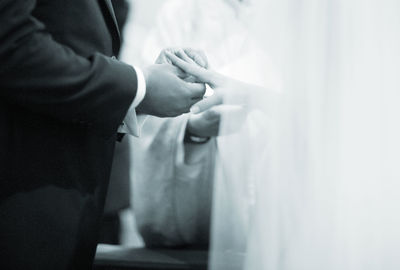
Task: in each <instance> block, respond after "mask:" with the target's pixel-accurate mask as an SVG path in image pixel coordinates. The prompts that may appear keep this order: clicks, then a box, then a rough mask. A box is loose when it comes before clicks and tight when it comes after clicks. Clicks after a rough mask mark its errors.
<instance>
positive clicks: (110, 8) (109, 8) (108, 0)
mask: <svg viewBox="0 0 400 270" xmlns="http://www.w3.org/2000/svg"><path fill="white" fill-rule="evenodd" d="M100 1H103V2H104V4H105V6H106V9H107V13H108V15H109V16H110V17H111V20H112V22H113V26H112V28H113V29H114V31H115V34H116V39H117V41H118V45H119V44H120V42H121V34H120V32H119V28H118V23H117V18H116V17H115V13H114V8H113V5H112V3H111V0H100Z"/></svg>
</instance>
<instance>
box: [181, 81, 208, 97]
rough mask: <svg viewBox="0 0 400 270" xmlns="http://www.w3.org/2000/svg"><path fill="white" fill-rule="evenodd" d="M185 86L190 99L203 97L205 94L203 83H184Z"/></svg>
mask: <svg viewBox="0 0 400 270" xmlns="http://www.w3.org/2000/svg"><path fill="white" fill-rule="evenodd" d="M185 85H186V87H187V88H188V89H189V90H190V91H191V93H192V98H194V97H196V98H197V97H203V96H204V94H205V93H206V85H205V84H204V83H185Z"/></svg>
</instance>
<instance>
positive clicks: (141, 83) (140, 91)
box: [131, 66, 146, 108]
mask: <svg viewBox="0 0 400 270" xmlns="http://www.w3.org/2000/svg"><path fill="white" fill-rule="evenodd" d="M133 68H134V69H135V71H136V77H137V91H136V96H135V98H134V99H133V102H132V105H131V107H133V108H136V107H137V106H138V105H139V104H140V102H142V100H143V99H144V96H145V95H146V79H145V78H144V75H143V72H142V70H141V69H140V68H138V67H135V66H134V67H133Z"/></svg>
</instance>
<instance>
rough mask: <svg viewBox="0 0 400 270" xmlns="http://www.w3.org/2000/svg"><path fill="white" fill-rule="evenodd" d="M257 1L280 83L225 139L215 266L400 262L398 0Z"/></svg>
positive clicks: (308, 267) (351, 269) (341, 269)
mask: <svg viewBox="0 0 400 270" xmlns="http://www.w3.org/2000/svg"><path fill="white" fill-rule="evenodd" d="M248 4H249V6H248V8H249V10H248V11H249V13H248V21H247V26H248V31H249V33H250V35H251V36H252V37H254V38H256V39H257V40H258V42H259V43H260V44H262V48H265V51H264V52H265V53H266V54H268V55H269V57H270V58H271V59H272V61H273V63H274V66H275V67H276V72H275V73H276V74H277V75H276V81H279V83H278V84H275V85H274V87H276V88H278V89H270V86H268V87H265V89H266V90H265V94H263V93H256V94H254V95H256V96H255V98H252V99H251V100H253V102H251V103H250V104H246V106H245V109H246V111H247V114H246V119H247V120H246V123H245V124H244V126H243V127H242V128H241V129H240V130H239V131H238V132H237V133H235V134H232V135H225V136H221V137H220V138H219V141H218V159H217V160H218V164H217V166H216V172H215V175H216V177H215V187H214V195H213V199H214V200H213V214H212V216H213V218H212V220H213V221H212V239H211V257H210V269H211V270H221V269H246V270H250V269H251V270H255V269H261V270H267V269H273V270H280V269H284V270H303V269H304V270H320V269H324V270H347V269H348V270H378V269H385V270H392V269H393V270H394V269H399V267H400V257H399V256H398V254H397V253H398V250H399V248H400V230H399V229H398V228H400V214H399V213H400V202H399V200H398V199H397V197H398V194H399V191H400V181H399V180H400V165H399V164H400V141H399V138H400V125H399V116H400V106H399V101H400V98H399V97H400V94H399V90H400V76H399V70H400V69H399V63H400V53H399V48H400V31H399V29H400V16H399V15H400V2H399V1H397V0H380V1H378V0H368V1H365V0H363V1H361V0H302V1H299V0H279V1H276V0H274V1H272V0H264V1H253V2H251V1H250V3H248ZM260 72H264V71H263V70H260ZM265 72H266V71H265ZM265 75H266V76H269V74H265ZM267 89H268V90H267ZM271 90H276V91H275V94H274V95H271ZM249 93H251V90H249ZM271 97H273V98H271ZM232 99H233V100H232V102H233V103H235V102H238V101H235V100H234V99H235V98H234V97H232ZM237 121H238V119H237V116H235V115H229V114H227V115H225V116H224V117H223V119H222V124H221V133H222V134H223V133H224V132H225V131H228V130H230V129H231V128H232V126H235V125H237Z"/></svg>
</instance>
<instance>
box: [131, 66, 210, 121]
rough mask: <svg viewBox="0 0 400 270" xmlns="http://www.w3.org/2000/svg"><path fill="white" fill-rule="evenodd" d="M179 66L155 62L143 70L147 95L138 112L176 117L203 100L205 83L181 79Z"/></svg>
mask: <svg viewBox="0 0 400 270" xmlns="http://www.w3.org/2000/svg"><path fill="white" fill-rule="evenodd" d="M179 73H181V72H180V71H179V70H178V68H176V67H174V66H172V65H169V64H155V65H151V66H149V67H147V68H145V69H144V70H143V74H144V77H145V80H146V96H145V97H144V99H143V101H142V102H141V103H140V104H139V106H138V107H137V110H138V112H140V113H144V114H149V115H154V116H158V117H174V116H178V115H181V114H183V113H186V112H188V111H189V110H190V107H191V106H192V105H193V104H194V103H196V102H198V101H199V100H201V99H202V98H203V96H204V93H205V91H206V87H205V85H204V84H203V83H191V82H186V81H183V80H182V79H180V78H179V77H178V76H177V74H179Z"/></svg>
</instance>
